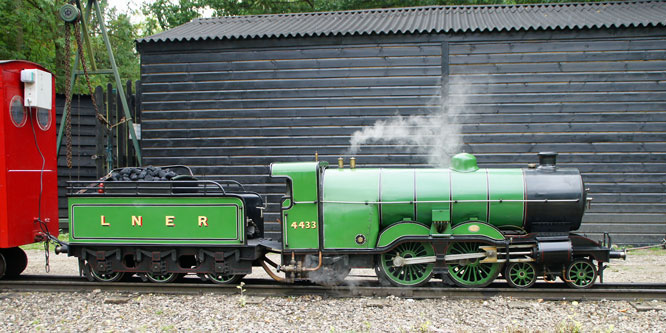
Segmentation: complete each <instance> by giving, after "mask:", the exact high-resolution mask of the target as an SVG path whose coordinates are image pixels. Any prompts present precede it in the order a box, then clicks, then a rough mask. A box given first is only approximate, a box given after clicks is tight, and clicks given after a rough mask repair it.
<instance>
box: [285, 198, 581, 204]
mask: <svg viewBox="0 0 666 333" xmlns="http://www.w3.org/2000/svg"><path fill="white" fill-rule="evenodd" d="M579 201H580V199H542V200H536V199H530V200H504V199H497V200H410V201H336V200H322V201H321V203H337V204H364V205H378V204H382V205H384V204H414V203H417V204H418V203H468V202H469V203H473V202H498V203H502V202H542V203H547V202H579ZM303 203H316V202H310V201H296V202H294V204H303Z"/></svg>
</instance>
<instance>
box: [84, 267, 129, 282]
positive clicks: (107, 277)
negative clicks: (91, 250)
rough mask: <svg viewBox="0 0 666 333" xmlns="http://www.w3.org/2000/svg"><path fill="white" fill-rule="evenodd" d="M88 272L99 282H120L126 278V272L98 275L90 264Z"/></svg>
mask: <svg viewBox="0 0 666 333" xmlns="http://www.w3.org/2000/svg"><path fill="white" fill-rule="evenodd" d="M88 272H90V276H92V278H93V279H95V280H97V281H99V282H116V281H119V280H121V279H122V278H123V276H125V273H124V272H113V273H98V272H95V270H94V269H92V265H90V264H88Z"/></svg>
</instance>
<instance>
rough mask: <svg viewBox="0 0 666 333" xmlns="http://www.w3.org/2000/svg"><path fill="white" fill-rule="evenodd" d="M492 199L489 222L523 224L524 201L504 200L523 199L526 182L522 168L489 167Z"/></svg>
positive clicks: (520, 225) (512, 224) (497, 224)
mask: <svg viewBox="0 0 666 333" xmlns="http://www.w3.org/2000/svg"><path fill="white" fill-rule="evenodd" d="M487 170H488V188H489V190H490V200H503V201H502V202H490V214H488V216H489V221H488V223H490V224H492V225H496V226H509V225H510V226H516V227H522V226H523V213H524V203H523V202H522V201H520V202H511V201H509V202H506V201H504V200H523V199H524V197H523V196H524V190H525V184H524V180H523V171H522V170H520V169H487Z"/></svg>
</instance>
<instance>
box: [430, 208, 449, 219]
mask: <svg viewBox="0 0 666 333" xmlns="http://www.w3.org/2000/svg"><path fill="white" fill-rule="evenodd" d="M432 221H433V222H435V221H437V222H448V221H451V211H450V210H449V209H448V208H447V209H433V210H432Z"/></svg>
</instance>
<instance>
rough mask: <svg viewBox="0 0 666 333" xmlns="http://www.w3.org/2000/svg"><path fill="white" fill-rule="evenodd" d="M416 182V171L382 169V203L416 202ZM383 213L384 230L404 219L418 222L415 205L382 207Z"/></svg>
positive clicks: (399, 204)
mask: <svg viewBox="0 0 666 333" xmlns="http://www.w3.org/2000/svg"><path fill="white" fill-rule="evenodd" d="M414 180H415V177H414V169H382V170H381V187H380V189H381V191H382V194H381V198H382V202H397V201H414ZM410 194H411V196H410ZM381 213H382V219H381V221H382V225H381V227H382V228H385V227H387V226H389V225H391V224H394V223H396V222H398V221H402V220H403V219H407V220H409V221H415V220H416V216H414V204H413V203H397V204H390V205H382V210H381Z"/></svg>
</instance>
